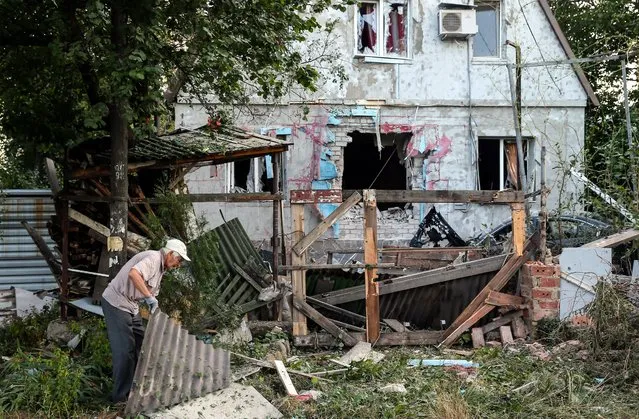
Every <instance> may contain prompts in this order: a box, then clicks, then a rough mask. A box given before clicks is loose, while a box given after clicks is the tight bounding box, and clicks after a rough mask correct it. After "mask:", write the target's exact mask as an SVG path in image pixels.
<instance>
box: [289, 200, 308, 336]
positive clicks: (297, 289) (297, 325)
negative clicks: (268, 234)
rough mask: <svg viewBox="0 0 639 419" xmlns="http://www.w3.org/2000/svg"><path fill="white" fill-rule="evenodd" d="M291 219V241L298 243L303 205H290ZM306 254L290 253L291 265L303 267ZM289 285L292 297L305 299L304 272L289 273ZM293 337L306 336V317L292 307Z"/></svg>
mask: <svg viewBox="0 0 639 419" xmlns="http://www.w3.org/2000/svg"><path fill="white" fill-rule="evenodd" d="M291 218H292V219H293V241H299V240H300V239H301V238H302V237H304V204H291ZM305 262H306V254H302V255H301V256H300V255H298V254H296V253H295V252H291V263H292V264H293V266H295V265H304V263H305ZM291 284H292V286H293V297H294V298H297V299H298V300H300V301H304V300H305V299H306V271H305V270H295V271H292V272H291ZM292 309H293V312H292V317H293V336H303V335H306V334H308V327H307V325H306V316H305V315H304V313H302V312H301V311H299V310H298V309H297V308H296V307H295V306H293V307H292Z"/></svg>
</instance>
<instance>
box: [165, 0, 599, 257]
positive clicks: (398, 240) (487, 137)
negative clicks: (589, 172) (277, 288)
mask: <svg viewBox="0 0 639 419" xmlns="http://www.w3.org/2000/svg"><path fill="white" fill-rule="evenodd" d="M321 19H322V20H324V21H325V22H329V21H337V22H338V23H337V25H336V29H335V33H333V34H332V35H330V42H331V45H330V48H331V50H332V51H334V53H335V54H338V55H339V56H340V58H341V62H342V64H343V65H344V66H345V70H346V74H347V76H348V81H347V82H346V83H345V84H344V85H343V86H340V84H339V83H338V82H337V81H335V80H334V77H333V76H332V75H331V74H328V72H327V73H326V74H324V78H325V80H323V81H322V82H320V84H319V89H318V91H317V92H316V93H314V94H304V95H305V96H304V97H305V99H304V100H302V101H300V100H299V99H295V100H294V99H292V98H289V99H290V100H288V101H284V102H283V103H264V102H260V101H259V100H257V99H256V100H255V101H254V102H253V104H252V105H251V109H250V112H246V113H243V114H240V115H239V116H238V119H237V120H236V123H237V124H239V125H241V126H242V127H243V128H245V129H249V130H252V131H254V132H259V133H262V134H267V135H270V136H277V137H279V138H281V139H286V140H287V141H290V142H291V143H292V144H293V146H292V147H291V148H290V149H289V152H288V153H287V158H286V161H285V162H284V164H283V165H282V179H283V192H284V197H285V201H284V205H285V206H287V207H288V202H287V201H286V199H287V197H288V193H289V191H290V190H296V189H302V190H309V189H313V190H322V189H343V190H352V189H368V188H371V189H392V190H401V189H408V190H411V189H412V190H482V189H485V190H499V189H504V188H512V187H516V186H517V185H516V180H515V179H516V176H512V173H513V170H516V165H515V163H514V156H515V155H516V152H515V148H514V142H515V125H514V120H513V111H512V106H513V103H512V101H511V90H510V84H509V76H508V68H507V66H506V65H507V64H508V63H510V64H513V63H514V60H515V50H514V48H512V47H510V46H507V45H506V44H505V42H506V41H507V40H508V41H512V42H514V43H516V44H518V45H520V46H521V56H522V62H523V63H531V62H543V61H553V60H565V59H567V58H571V57H573V54H572V52H571V51H570V47H569V46H568V44H567V42H566V40H565V38H564V36H563V34H562V33H561V30H560V29H559V27H558V25H557V22H556V20H555V19H554V17H553V16H552V13H551V12H550V8H549V7H548V4H547V2H546V0H534V1H531V2H528V3H526V4H520V3H518V2H514V1H511V0H501V1H483V2H476V3H475V4H474V6H469V5H467V4H465V3H464V4H445V3H439V2H437V1H435V0H406V1H402V2H393V1H386V0H378V1H366V2H360V3H358V4H356V5H353V6H350V7H348V8H347V10H346V11H344V12H337V11H332V12H327V13H325V14H324V15H322V16H321ZM475 25H476V26H477V27H476V28H475ZM475 31H476V32H477V33H476V34H475V35H470V36H468V34H473V33H474V32H475ZM315 36H316V38H317V39H316V40H320V39H323V38H322V37H326V35H325V34H317V35H315ZM312 45H314V44H313V42H312V40H309V42H308V46H309V48H310V47H312ZM513 73H514V70H513ZM521 91H522V112H521V124H522V137H523V140H524V154H525V164H524V166H525V170H526V178H527V186H528V188H527V189H528V190H527V191H526V192H532V191H535V190H538V189H539V187H540V179H539V177H540V151H541V147H542V146H544V147H545V148H546V149H547V162H546V166H547V168H548V176H547V186H548V187H549V188H550V189H551V192H550V195H549V199H548V207H549V209H550V210H553V209H556V208H558V206H559V205H560V204H562V203H563V204H564V205H565V204H566V203H568V202H570V203H571V207H574V208H579V205H578V198H579V195H580V191H581V186H580V185H579V184H576V183H574V182H573V180H572V179H571V178H570V177H566V176H565V175H564V170H563V169H562V168H563V167H565V166H566V165H567V164H568V162H569V161H570V160H576V161H581V152H582V149H583V142H584V113H585V107H586V105H587V102H588V100H591V101H592V102H593V103H594V104H596V103H597V102H596V101H597V99H596V98H595V97H594V94H593V93H592V89H591V87H590V85H589V84H588V82H587V80H586V79H585V77H584V75H583V73H582V72H581V71H580V70H579V69H578V68H573V67H572V66H571V65H555V66H550V65H546V66H537V67H526V68H524V69H523V71H522V82H521ZM193 100H194V99H192V98H189V97H184V96H183V97H180V98H179V101H178V102H179V103H178V104H177V105H176V125H177V126H179V127H182V128H187V129H188V128H195V127H199V126H202V125H204V124H205V123H206V122H207V114H206V112H205V110H204V107H203V106H202V104H201V103H197V102H194V101H193ZM513 167H515V169H513ZM272 179H273V173H272V164H271V162H270V161H269V159H268V156H267V157H260V158H256V159H252V160H246V161H244V162H233V163H228V164H226V165H225V166H212V167H205V168H199V169H197V170H194V171H192V172H191V173H190V174H189V175H188V176H187V181H188V187H189V191H190V192H191V193H215V192H218V193H219V192H238V193H242V191H249V192H253V191H255V192H260V191H269V190H270V189H269V188H272V185H271V184H272ZM269 182H270V183H269ZM560 190H561V192H560ZM538 204H539V202H538V198H537V201H535V202H533V204H532V210H533V212H535V211H536V209H537V208H536V207H538ZM195 205H196V209H197V210H199V211H201V212H202V213H204V214H205V216H206V217H207V218H208V220H209V221H210V222H211V226H216V225H218V224H221V223H222V217H221V215H220V214H221V213H223V214H225V215H226V214H227V213H228V215H229V216H236V217H238V218H239V219H240V220H241V222H242V224H243V225H244V227H245V228H246V230H247V232H248V234H249V235H250V236H251V238H252V239H253V240H268V239H269V238H270V237H271V234H272V230H271V226H272V219H271V217H272V211H271V204H270V203H266V202H263V203H260V202H246V203H232V204H226V203H196V204H195ZM336 207H337V205H336V204H328V203H325V204H316V205H315V206H314V207H313V208H312V210H310V209H307V214H306V217H305V218H306V223H307V229H311V228H313V227H314V225H316V224H317V223H318V222H320V221H321V220H322V219H323V218H325V217H326V216H328V215H329V214H330V213H331V212H332V211H333V210H334V209H335V208H336ZM309 208H310V206H309ZM431 209H432V205H430V204H403V203H402V204H397V205H393V204H388V203H385V204H383V205H380V207H379V210H380V214H379V215H378V218H379V222H378V237H379V241H380V244H382V245H384V244H397V245H406V244H408V243H409V242H410V241H411V239H413V238H414V236H415V234H416V232H417V231H418V228H419V225H420V222H421V221H422V220H423V219H424V218H425V217H426V215H427V214H428V213H429V211H430V210H431ZM436 209H437V211H438V212H439V213H440V214H441V215H442V216H443V218H444V219H445V220H446V222H447V223H448V224H449V225H450V226H452V227H453V229H454V230H455V231H456V232H457V233H458V234H459V236H461V238H463V239H468V238H470V237H474V236H477V235H478V234H480V233H482V232H485V231H487V230H489V229H490V228H491V227H493V226H495V225H498V224H499V223H501V222H503V221H504V220H506V219H508V218H509V216H510V213H509V210H508V208H507V207H500V206H484V205H475V204H459V203H458V204H437V205H436ZM220 210H221V211H220ZM362 212H363V209H362V208H361V207H360V206H356V207H355V208H353V209H351V210H350V212H349V213H348V214H347V215H346V216H344V217H342V218H341V219H340V221H339V222H338V223H336V224H335V225H334V226H333V227H332V228H331V229H330V230H329V231H328V232H327V233H326V235H325V238H327V239H339V240H342V241H347V240H358V241H360V240H361V239H362V217H363V215H362ZM257 214H259V216H256V215H257ZM283 214H284V217H285V223H284V226H285V229H286V233H289V232H290V231H291V222H290V220H289V219H288V217H289V211H287V210H285V211H283Z"/></svg>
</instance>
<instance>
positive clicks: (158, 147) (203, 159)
mask: <svg viewBox="0 0 639 419" xmlns="http://www.w3.org/2000/svg"><path fill="white" fill-rule="evenodd" d="M290 144H291V143H290V142H287V141H284V140H281V139H278V138H274V137H268V136H265V135H260V134H257V133H253V132H249V131H246V130H242V129H240V128H236V127H220V128H218V129H214V130H209V129H206V128H204V127H201V128H198V129H195V130H187V129H178V130H176V131H174V132H171V133H169V134H167V135H160V136H156V135H154V136H150V137H147V138H142V139H139V140H135V141H131V143H130V144H129V171H132V170H136V169H141V168H146V169H160V168H166V167H174V168H175V167H180V166H190V165H197V164H198V163H201V164H202V165H204V164H219V163H226V162H230V161H234V160H242V159H245V158H250V157H260V156H264V155H267V154H271V153H282V152H284V151H286V150H287V149H288V146H289V145H290ZM70 155H71V157H72V159H73V160H75V161H76V162H77V160H78V159H79V160H80V161H85V160H88V163H89V164H88V165H87V164H82V166H84V167H87V168H85V169H77V170H74V171H73V172H72V174H71V177H72V178H86V177H94V176H106V175H108V174H109V170H110V169H109V163H110V158H111V149H110V142H109V141H108V140H105V139H98V140H91V141H87V142H84V143H81V144H79V145H78V146H76V147H75V148H73V149H72V150H71V152H70Z"/></svg>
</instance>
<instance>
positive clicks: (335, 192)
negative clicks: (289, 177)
mask: <svg viewBox="0 0 639 419" xmlns="http://www.w3.org/2000/svg"><path fill="white" fill-rule="evenodd" d="M360 196H361V195H360ZM290 198H291V204H319V203H326V204H341V203H342V202H343V199H342V190H341V189H326V190H317V191H314V190H310V189H305V190H292V191H291V192H290Z"/></svg>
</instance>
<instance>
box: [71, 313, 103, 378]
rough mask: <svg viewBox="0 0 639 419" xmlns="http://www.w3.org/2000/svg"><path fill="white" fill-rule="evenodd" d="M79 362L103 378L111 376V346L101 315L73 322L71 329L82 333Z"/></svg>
mask: <svg viewBox="0 0 639 419" xmlns="http://www.w3.org/2000/svg"><path fill="white" fill-rule="evenodd" d="M83 330H84V334H83V337H82V340H81V342H82V346H81V360H80V361H81V363H82V364H84V365H89V366H91V367H92V368H94V369H95V370H96V371H97V372H98V373H100V374H102V375H103V376H104V378H105V379H107V377H110V376H111V367H112V365H113V363H112V360H111V346H110V344H109V337H108V336H107V331H106V324H105V323H104V319H103V318H102V317H94V316H91V317H89V318H87V319H84V320H82V322H74V323H72V325H71V331H73V332H74V333H82V331H83Z"/></svg>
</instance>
